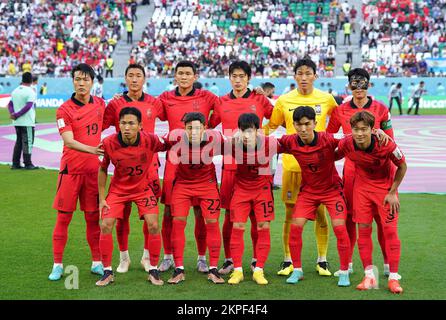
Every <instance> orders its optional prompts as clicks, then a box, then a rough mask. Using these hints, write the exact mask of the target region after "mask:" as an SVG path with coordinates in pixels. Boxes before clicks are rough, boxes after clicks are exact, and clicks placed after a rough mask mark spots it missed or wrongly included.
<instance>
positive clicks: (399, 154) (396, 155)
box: [392, 147, 403, 160]
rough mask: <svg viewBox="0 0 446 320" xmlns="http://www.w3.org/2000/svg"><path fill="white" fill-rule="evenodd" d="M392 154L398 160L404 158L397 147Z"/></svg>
mask: <svg viewBox="0 0 446 320" xmlns="http://www.w3.org/2000/svg"><path fill="white" fill-rule="evenodd" d="M392 153H393V155H394V156H395V158H397V159H398V160H401V159H402V158H403V153H402V152H401V150H400V149H399V148H398V147H396V148H395V150H393V152H392Z"/></svg>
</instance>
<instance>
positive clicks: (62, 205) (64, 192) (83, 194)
mask: <svg viewBox="0 0 446 320" xmlns="http://www.w3.org/2000/svg"><path fill="white" fill-rule="evenodd" d="M78 198H79V202H80V207H81V210H82V211H84V212H85V211H87V212H90V211H98V210H99V193H98V173H97V172H95V173H90V174H65V173H59V177H58V182H57V191H56V197H55V198H54V202H53V208H54V209H56V210H58V211H64V212H74V211H76V206H77V199H78Z"/></svg>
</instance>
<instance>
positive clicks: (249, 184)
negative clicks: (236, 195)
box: [232, 136, 277, 190]
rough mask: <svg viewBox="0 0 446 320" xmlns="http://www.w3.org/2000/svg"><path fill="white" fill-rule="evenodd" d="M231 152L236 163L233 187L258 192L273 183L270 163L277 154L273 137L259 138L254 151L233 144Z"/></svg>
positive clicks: (275, 141)
mask: <svg viewBox="0 0 446 320" xmlns="http://www.w3.org/2000/svg"><path fill="white" fill-rule="evenodd" d="M232 150H233V155H234V157H235V159H236V162H237V164H236V167H237V171H236V173H235V185H237V186H239V187H240V188H243V189H245V190H260V189H261V188H262V187H263V186H265V184H272V183H273V176H272V174H271V167H270V162H271V158H272V157H273V156H275V154H276V153H277V140H276V139H275V138H274V137H268V136H259V137H258V142H257V146H256V148H255V149H254V150H247V149H246V147H244V146H243V145H240V144H235V145H234V146H233V148H232Z"/></svg>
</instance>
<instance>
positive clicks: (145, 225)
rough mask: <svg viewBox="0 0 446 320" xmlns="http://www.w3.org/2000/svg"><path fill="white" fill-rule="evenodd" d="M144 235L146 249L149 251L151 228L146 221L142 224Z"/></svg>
mask: <svg viewBox="0 0 446 320" xmlns="http://www.w3.org/2000/svg"><path fill="white" fill-rule="evenodd" d="M142 233H143V234H144V249H146V250H149V247H150V239H149V227H147V222H145V221H143V224H142ZM149 252H150V250H149Z"/></svg>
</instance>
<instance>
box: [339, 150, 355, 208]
mask: <svg viewBox="0 0 446 320" xmlns="http://www.w3.org/2000/svg"><path fill="white" fill-rule="evenodd" d="M355 171H356V170H355V164H354V163H353V162H352V161H350V160H348V158H345V162H344V170H343V174H342V180H343V184H344V195H345V202H346V205H347V214H353V185H354V183H355Z"/></svg>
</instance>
